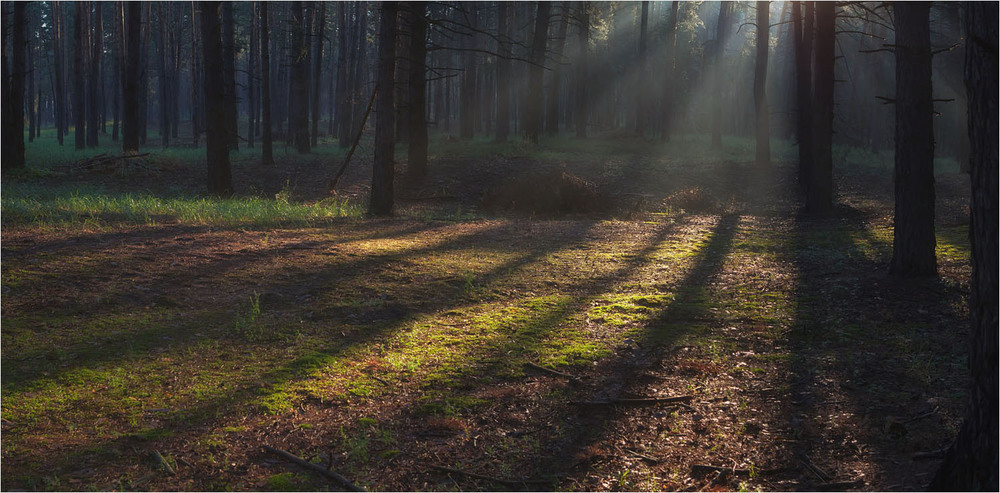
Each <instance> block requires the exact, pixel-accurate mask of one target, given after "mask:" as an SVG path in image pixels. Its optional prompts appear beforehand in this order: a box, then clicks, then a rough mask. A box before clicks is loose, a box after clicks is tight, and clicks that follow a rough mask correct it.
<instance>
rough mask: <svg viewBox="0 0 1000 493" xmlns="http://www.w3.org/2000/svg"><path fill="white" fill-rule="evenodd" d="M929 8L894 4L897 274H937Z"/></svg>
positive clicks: (894, 254)
mask: <svg viewBox="0 0 1000 493" xmlns="http://www.w3.org/2000/svg"><path fill="white" fill-rule="evenodd" d="M930 7H931V4H930V3H925V2H913V3H911V2H897V3H895V4H893V15H894V17H895V25H896V47H895V53H896V104H895V107H896V167H895V181H896V211H895V212H896V214H895V219H894V220H893V240H892V263H891V264H890V267H889V272H890V273H892V274H895V275H901V276H910V275H935V274H937V258H936V257H935V254H934V247H935V244H936V243H935V237H934V103H933V102H932V101H931V100H932V99H933V96H932V94H931V30H930V10H931V8H930Z"/></svg>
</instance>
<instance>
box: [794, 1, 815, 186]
mask: <svg viewBox="0 0 1000 493" xmlns="http://www.w3.org/2000/svg"><path fill="white" fill-rule="evenodd" d="M803 5H804V6H805V8H803ZM792 19H793V26H794V31H795V101H796V112H795V118H796V119H795V137H796V140H797V142H798V151H799V168H798V169H799V173H798V177H799V187H800V188H801V189H802V191H803V192H806V193H808V189H809V180H810V178H809V170H810V169H811V168H812V164H813V158H812V151H813V143H812V142H813V141H812V44H813V43H812V42H813V36H814V35H813V22H814V19H815V15H814V3H813V2H792Z"/></svg>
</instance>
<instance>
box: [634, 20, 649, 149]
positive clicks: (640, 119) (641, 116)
mask: <svg viewBox="0 0 1000 493" xmlns="http://www.w3.org/2000/svg"><path fill="white" fill-rule="evenodd" d="M641 12H642V13H641V14H640V15H639V53H638V56H639V80H638V85H637V86H636V91H635V133H636V134H638V135H643V134H645V133H646V125H647V122H646V120H647V114H648V110H647V107H648V106H649V98H648V95H647V94H646V76H647V74H646V48H647V45H648V44H649V43H648V41H647V39H646V38H647V34H646V33H647V31H648V24H649V2H648V1H643V2H642V9H641Z"/></svg>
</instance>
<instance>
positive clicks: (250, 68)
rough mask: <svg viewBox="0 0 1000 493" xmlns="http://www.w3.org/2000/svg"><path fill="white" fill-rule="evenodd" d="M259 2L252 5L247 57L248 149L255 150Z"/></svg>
mask: <svg viewBox="0 0 1000 493" xmlns="http://www.w3.org/2000/svg"><path fill="white" fill-rule="evenodd" d="M257 25H258V21H257V2H252V3H251V4H250V55H249V56H248V57H247V117H248V118H247V147H248V148H250V149H253V144H254V137H256V135H257V132H256V124H257V94H256V84H255V83H254V81H255V79H256V78H257V41H258V39H257V36H258V35H257Z"/></svg>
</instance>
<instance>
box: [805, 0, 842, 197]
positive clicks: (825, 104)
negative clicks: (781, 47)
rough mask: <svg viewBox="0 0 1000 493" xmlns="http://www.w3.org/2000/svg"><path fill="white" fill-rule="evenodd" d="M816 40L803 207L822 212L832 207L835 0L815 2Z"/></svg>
mask: <svg viewBox="0 0 1000 493" xmlns="http://www.w3.org/2000/svg"><path fill="white" fill-rule="evenodd" d="M815 10H816V44H815V52H814V57H813V67H814V68H815V71H816V72H815V74H814V79H813V94H812V99H813V104H812V116H813V127H812V129H813V131H812V141H813V151H814V152H813V155H812V158H813V165H812V168H811V169H810V171H809V178H810V179H809V190H808V192H807V194H806V211H807V212H808V213H810V214H813V215H825V214H828V213H829V212H830V211H832V210H833V147H832V141H833V82H834V43H835V41H836V32H835V24H836V22H835V21H836V4H834V3H833V2H817V3H816V7H815Z"/></svg>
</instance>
